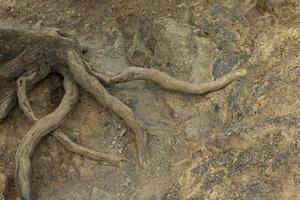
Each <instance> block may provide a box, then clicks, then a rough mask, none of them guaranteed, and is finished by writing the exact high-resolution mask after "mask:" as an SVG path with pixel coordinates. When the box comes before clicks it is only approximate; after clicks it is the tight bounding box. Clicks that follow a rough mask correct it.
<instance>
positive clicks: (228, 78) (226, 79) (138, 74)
mask: <svg viewBox="0 0 300 200" xmlns="http://www.w3.org/2000/svg"><path fill="white" fill-rule="evenodd" d="M87 70H88V71H89V72H90V73H91V75H93V76H94V77H96V78H97V79H98V80H100V81H101V82H103V83H104V84H113V83H124V82H128V81H133V80H147V81H152V82H154V83H156V84H158V85H160V86H162V87H163V88H165V89H168V90H173V91H177V92H182V93H190V94H205V93H208V92H213V91H217V90H220V89H222V88H224V87H226V86H227V85H229V84H230V83H232V82H233V81H236V80H239V79H241V78H242V77H244V76H246V74H247V72H246V70H245V69H243V70H236V71H233V72H230V73H228V74H226V75H225V76H223V77H222V78H220V79H217V80H215V81H213V82H209V83H202V84H197V83H188V82H184V81H181V80H177V79H175V78H173V77H171V76H169V75H168V74H166V73H164V72H161V71H159V70H156V69H150V68H140V67H129V68H126V69H125V70H123V71H122V72H120V73H119V74H117V75H114V76H108V75H104V74H101V73H99V72H95V71H94V70H93V69H92V68H91V66H90V65H89V64H87Z"/></svg>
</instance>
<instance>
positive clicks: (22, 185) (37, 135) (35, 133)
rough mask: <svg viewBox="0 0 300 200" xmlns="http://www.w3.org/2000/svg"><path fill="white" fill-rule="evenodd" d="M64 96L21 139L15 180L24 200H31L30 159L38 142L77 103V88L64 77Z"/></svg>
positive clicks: (71, 81)
mask: <svg viewBox="0 0 300 200" xmlns="http://www.w3.org/2000/svg"><path fill="white" fill-rule="evenodd" d="M64 89H65V95H64V97H63V99H62V101H61V103H60V105H59V106H58V108H56V109H55V110H54V111H53V112H52V113H51V114H49V115H47V116H45V117H44V118H42V119H41V120H39V121H37V122H36V123H35V124H34V125H33V127H32V128H31V129H30V130H29V131H28V132H27V134H26V135H25V137H24V138H23V140H22V142H21V144H20V146H19V148H18V150H17V153H16V171H15V178H16V184H17V187H18V190H19V192H20V194H21V196H22V198H23V199H24V200H32V194H31V187H30V174H31V173H30V171H31V166H30V165H31V163H30V158H31V156H32V153H33V151H34V149H35V147H36V145H37V144H38V143H39V141H40V140H41V139H42V138H43V137H44V136H45V135H47V134H48V133H49V132H51V131H53V130H54V129H56V128H57V127H58V126H59V125H60V124H61V122H62V121H63V119H64V118H65V116H66V115H67V114H68V113H69V111H70V110H72V108H73V106H74V105H75V104H76V103H77V101H78V88H77V86H76V84H75V83H74V81H73V80H72V78H70V77H69V76H68V75H64Z"/></svg>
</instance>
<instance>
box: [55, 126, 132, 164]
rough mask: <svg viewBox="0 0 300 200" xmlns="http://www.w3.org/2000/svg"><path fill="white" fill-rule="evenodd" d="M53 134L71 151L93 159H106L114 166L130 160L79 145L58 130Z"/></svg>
mask: <svg viewBox="0 0 300 200" xmlns="http://www.w3.org/2000/svg"><path fill="white" fill-rule="evenodd" d="M52 136H53V137H54V138H55V139H56V140H57V141H58V142H59V143H61V144H62V145H63V146H64V147H65V148H66V149H68V150H69V151H71V152H73V153H77V154H79V155H82V156H85V157H87V158H90V159H92V160H96V161H105V162H108V163H110V164H112V165H114V166H119V164H120V162H122V161H126V162H128V160H127V159H126V158H125V157H123V156H118V155H114V154H112V153H109V152H104V151H94V150H91V149H88V148H85V147H83V146H81V145H78V144H76V143H75V142H73V141H72V140H71V139H70V138H69V137H68V136H67V135H65V134H64V133H62V132H60V131H58V130H56V131H54V132H53V133H52Z"/></svg>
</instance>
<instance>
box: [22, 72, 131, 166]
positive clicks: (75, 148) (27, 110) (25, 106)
mask: <svg viewBox="0 0 300 200" xmlns="http://www.w3.org/2000/svg"><path fill="white" fill-rule="evenodd" d="M37 77H39V76H37V73H36V72H33V73H32V74H30V75H26V76H22V77H20V78H19V79H18V80H17V93H18V100H19V106H20V109H21V110H22V111H23V113H24V114H25V116H26V117H27V118H28V119H30V120H31V121H32V122H34V123H36V122H38V120H39V119H38V118H37V117H36V116H35V114H34V112H33V110H32V107H31V104H30V101H29V99H28V96H27V90H28V89H27V84H28V83H32V81H33V80H34V78H37ZM51 135H52V136H53V137H54V138H55V139H56V140H57V141H58V142H59V143H61V144H62V145H63V146H64V147H65V148H66V149H68V150H69V151H71V152H73V153H77V154H79V155H82V156H86V157H88V158H90V159H93V160H97V161H106V162H108V163H110V164H112V165H115V166H118V164H119V163H120V162H121V161H128V160H127V159H126V158H125V157H123V156H118V155H114V154H112V153H108V152H100V151H94V150H91V149H88V148H85V147H83V146H80V145H78V144H76V143H75V142H73V141H72V140H71V139H70V138H69V137H68V136H67V135H65V134H64V133H62V132H61V131H58V130H54V131H53V132H52V133H51Z"/></svg>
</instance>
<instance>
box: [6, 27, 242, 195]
mask: <svg viewBox="0 0 300 200" xmlns="http://www.w3.org/2000/svg"><path fill="white" fill-rule="evenodd" d="M6 42H8V45H6ZM12 44H13V45H12ZM1 45H2V46H1ZM83 51H85V48H83V47H82V46H81V45H80V44H79V42H78V41H77V40H76V39H75V38H74V37H72V36H70V35H68V34H64V33H62V32H61V31H59V30H58V29H49V28H48V29H45V30H39V31H37V30H35V31H32V30H15V29H5V28H1V27H0V52H1V54H3V55H2V58H6V59H8V58H14V59H12V60H8V61H7V60H4V61H6V63H5V64H4V65H3V66H0V94H1V96H0V121H1V120H2V119H4V118H5V117H6V116H7V114H8V112H9V111H10V110H11V109H12V108H13V107H14V105H15V104H16V101H17V97H18V100H19V106H20V108H21V110H22V111H23V112H24V114H25V115H26V116H27V117H28V118H29V119H30V120H31V121H32V122H34V123H35V124H34V125H33V127H32V128H31V129H30V130H29V131H28V132H27V134H26V135H25V137H24V138H23V140H22V142H21V144H20V146H19V148H18V150H17V153H16V171H15V178H16V184H17V187H18V190H19V192H20V195H21V197H22V199H24V200H32V194H31V188H30V171H31V168H30V166H31V162H30V158H31V156H32V154H33V151H34V149H35V147H36V145H37V144H38V143H39V141H40V140H41V139H42V138H43V137H44V136H46V135H47V134H49V133H50V132H52V131H54V130H55V129H56V128H58V126H59V125H60V124H61V123H62V121H63V119H64V118H65V116H66V115H67V114H68V113H69V111H70V110H71V109H72V108H73V106H74V105H75V104H76V102H77V101H78V99H79V97H78V88H77V84H78V85H79V86H80V87H81V88H83V89H84V90H86V91H87V92H89V93H90V94H92V95H93V96H94V98H95V99H96V100H97V101H98V102H99V103H100V104H102V105H103V106H105V107H107V108H109V109H111V110H112V111H113V112H114V113H115V114H117V115H118V116H119V117H121V118H122V119H123V120H124V121H125V122H126V123H127V125H128V126H129V127H130V128H131V130H132V131H133V133H134V134H135V140H136V141H135V144H136V149H137V159H138V162H139V163H140V165H142V166H147V165H148V158H149V152H148V146H147V134H146V131H145V130H144V128H143V126H142V125H141V124H140V122H139V121H138V120H137V119H136V117H135V115H134V113H133V111H132V110H131V109H130V108H129V107H128V106H126V105H125V104H123V103H122V102H121V101H120V100H119V99H117V98H116V97H114V96H112V95H111V94H109V93H108V92H107V91H106V89H105V88H104V87H103V85H102V84H105V85H108V84H115V83H123V82H128V81H133V80H148V81H152V82H154V83H156V84H158V85H160V86H162V87H163V88H165V89H168V90H173V91H178V92H183V93H191V94H205V93H208V92H212V91H216V90H220V89H222V88H224V87H226V86H227V85H228V84H230V83H232V82H233V81H235V80H239V79H241V78H242V77H244V76H245V75H246V70H236V71H233V72H230V73H228V74H227V75H225V76H224V77H222V78H220V79H217V80H215V81H213V82H210V83H203V84H196V83H188V82H184V81H180V80H177V79H175V78H173V77H171V76H169V75H167V74H166V73H163V72H160V71H158V70H156V69H149V68H137V67H129V68H127V69H125V70H123V71H122V72H120V73H119V74H116V75H114V76H110V75H106V74H102V73H99V72H96V71H95V70H94V69H93V67H92V66H91V64H90V63H89V62H88V60H87V59H86V58H85V57H84V55H83ZM1 62H3V60H1ZM51 71H53V72H58V73H60V74H62V75H63V77H64V84H63V85H64V89H65V95H64V97H63V99H62V101H61V103H60V105H59V106H58V108H56V109H55V110H54V111H53V112H52V113H51V114H49V115H47V116H45V117H43V118H42V119H38V118H37V117H36V116H35V114H34V112H33V110H32V108H31V105H30V102H29V100H28V97H27V95H26V93H27V91H29V90H30V89H31V88H33V87H34V85H36V84H37V83H38V82H40V81H41V80H42V79H44V78H45V77H46V76H47V75H48V74H49V73H50V72H51ZM16 79H17V81H16V82H17V88H15V86H13V84H12V83H14V82H15V80H16ZM7 86H9V87H7ZM51 134H52V136H53V137H54V138H55V139H56V140H57V141H59V142H60V143H61V144H62V145H64V146H65V147H66V148H67V149H68V150H70V151H72V152H74V153H78V154H80V155H83V156H86V157H88V158H91V159H94V160H103V161H106V162H108V163H111V164H113V165H117V164H118V163H119V162H121V161H127V160H126V159H125V158H124V157H122V156H116V155H113V154H110V153H108V152H98V151H94V150H90V149H87V148H85V147H82V146H80V145H78V144H76V143H74V142H73V141H72V140H71V139H70V138H68V137H67V136H66V135H64V134H63V133H62V132H60V131H57V130H56V131H54V132H53V133H51Z"/></svg>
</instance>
